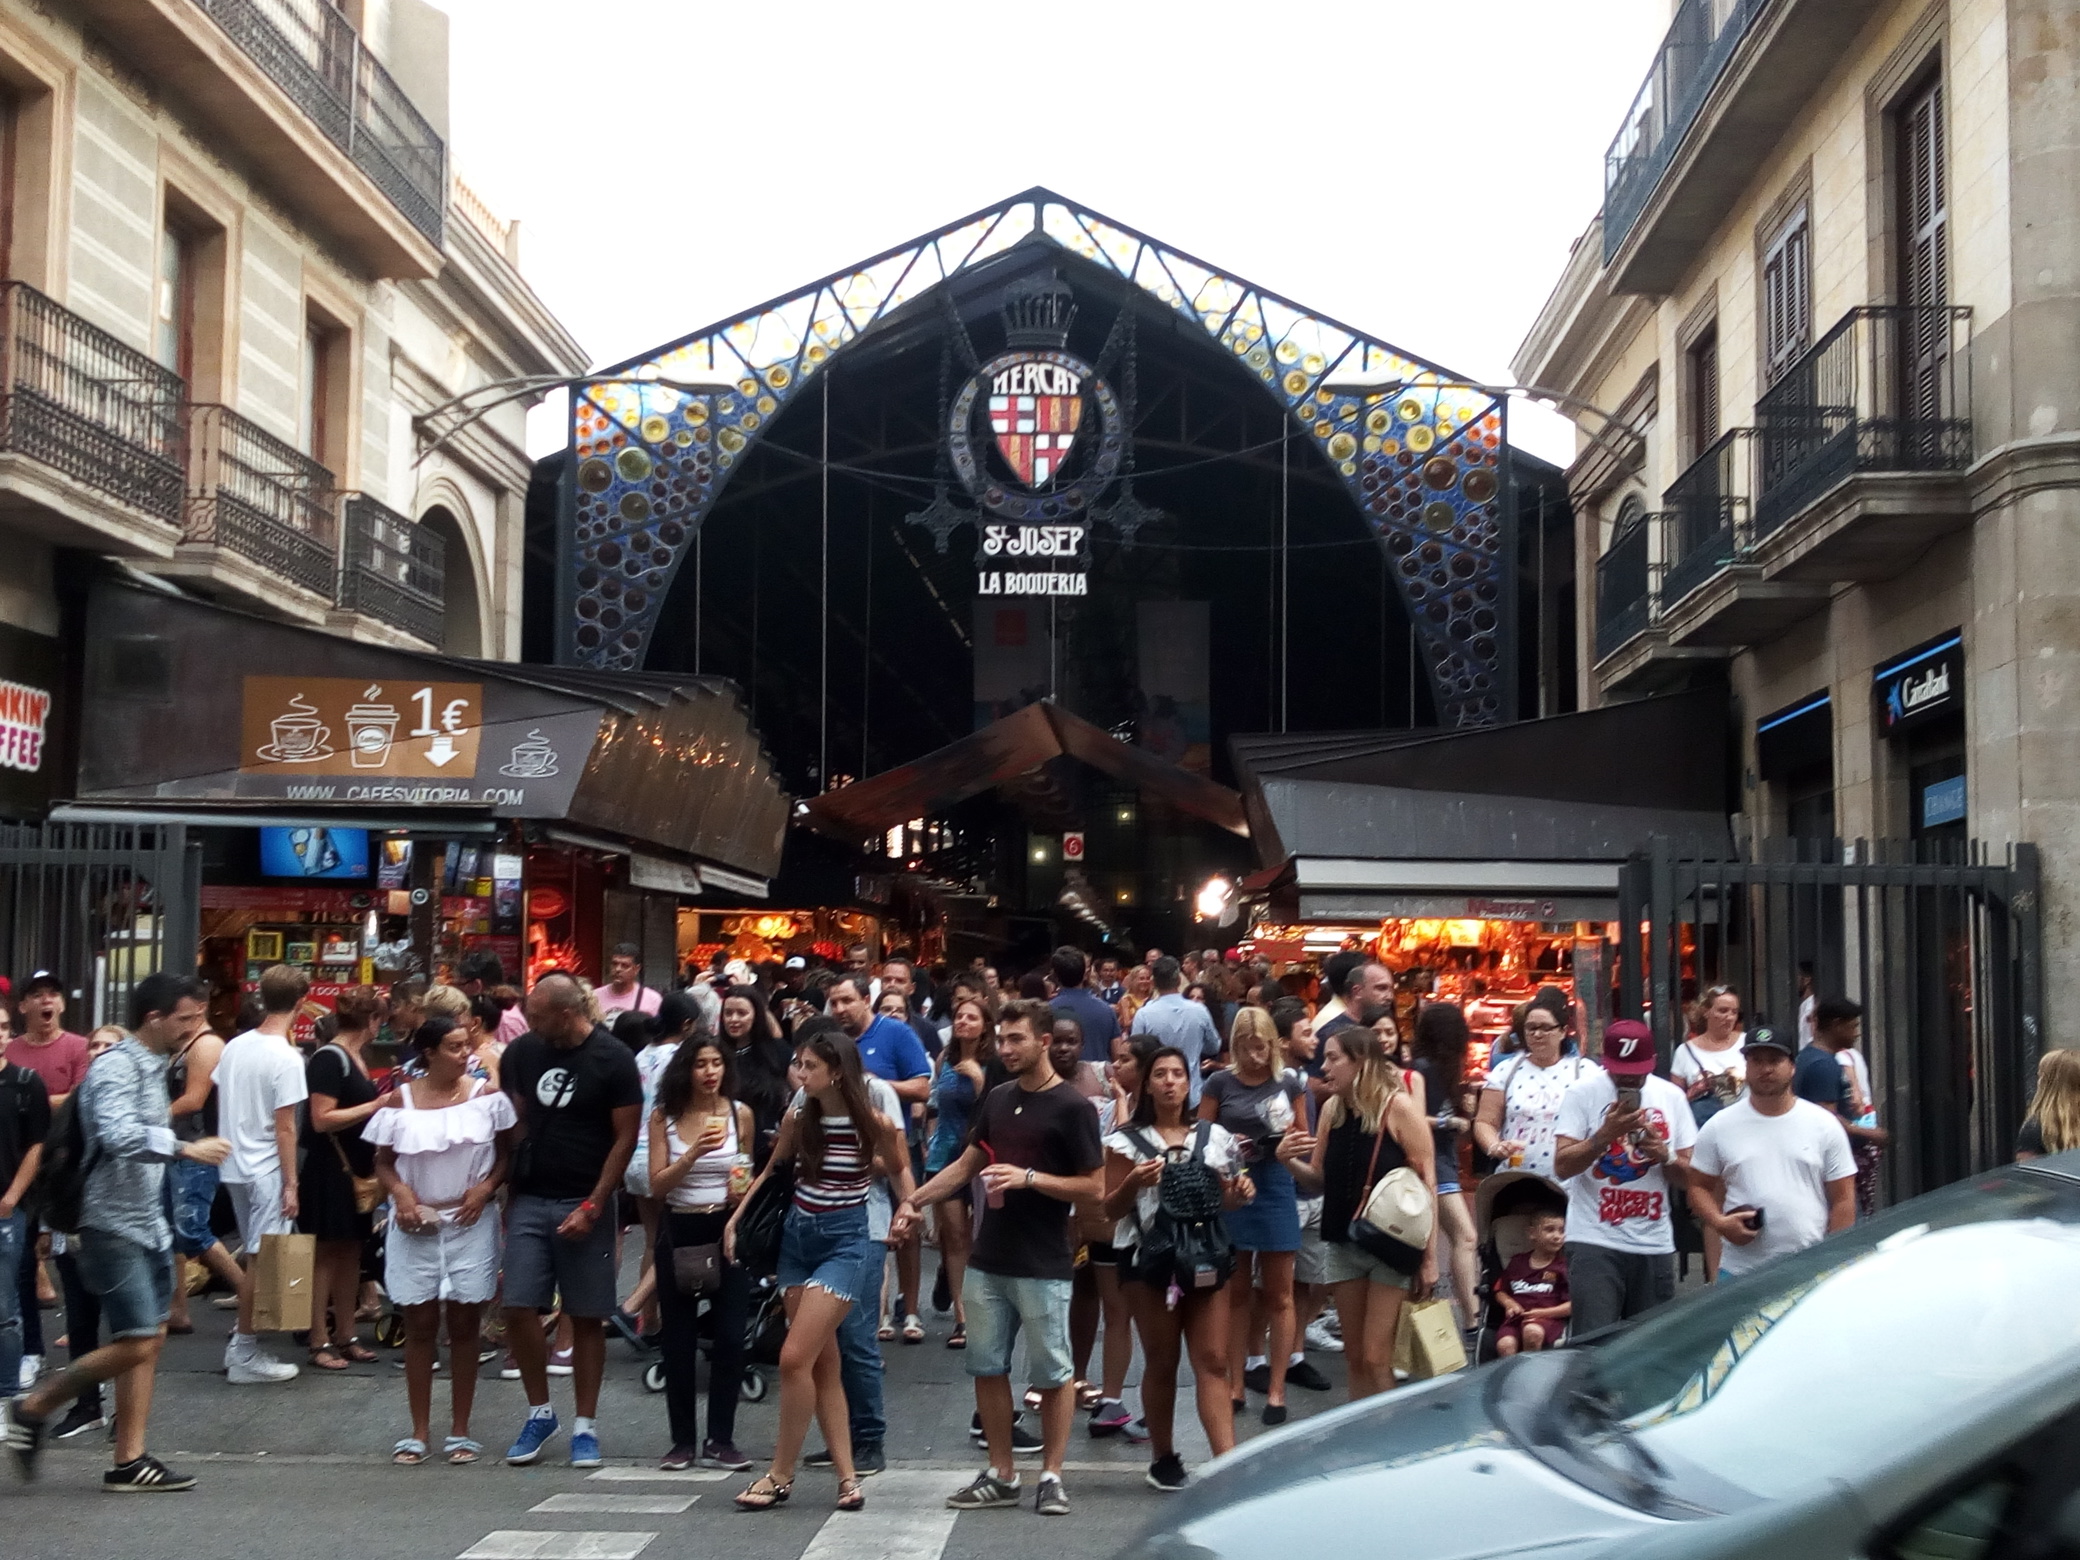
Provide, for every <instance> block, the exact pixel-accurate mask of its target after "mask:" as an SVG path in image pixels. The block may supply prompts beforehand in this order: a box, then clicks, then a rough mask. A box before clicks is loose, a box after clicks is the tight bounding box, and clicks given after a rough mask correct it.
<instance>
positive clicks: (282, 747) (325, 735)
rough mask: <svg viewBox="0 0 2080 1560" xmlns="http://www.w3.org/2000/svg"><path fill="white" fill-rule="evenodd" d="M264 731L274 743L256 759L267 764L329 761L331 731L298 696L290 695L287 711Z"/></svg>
mask: <svg viewBox="0 0 2080 1560" xmlns="http://www.w3.org/2000/svg"><path fill="white" fill-rule="evenodd" d="M267 729H268V732H269V734H270V736H271V737H272V739H273V740H271V741H270V742H269V743H268V744H267V746H266V747H263V748H262V749H260V751H259V754H258V755H257V756H258V757H260V758H262V759H264V760H266V761H267V762H268V763H271V764H314V763H316V762H317V761H318V760H319V759H321V758H330V757H332V746H331V743H332V728H331V727H329V726H327V725H326V724H325V722H324V721H323V720H322V719H321V718H320V717H319V715H318V707H317V706H316V705H315V704H312V703H311V702H310V701H309V700H307V699H305V698H304V696H303V695H302V694H300V693H297V694H291V695H290V697H289V703H288V707H287V708H285V709H284V710H283V711H282V713H281V714H279V715H277V716H275V718H274V719H273V720H271V721H269V722H268V723H267Z"/></svg>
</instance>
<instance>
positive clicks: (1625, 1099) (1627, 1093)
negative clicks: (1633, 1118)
mask: <svg viewBox="0 0 2080 1560" xmlns="http://www.w3.org/2000/svg"><path fill="white" fill-rule="evenodd" d="M1618 1109H1620V1110H1622V1111H1624V1112H1625V1114H1626V1115H1628V1116H1629V1115H1631V1114H1632V1113H1633V1112H1634V1111H1636V1110H1638V1109H1639V1090H1637V1089H1620V1090H1619V1091H1618Z"/></svg>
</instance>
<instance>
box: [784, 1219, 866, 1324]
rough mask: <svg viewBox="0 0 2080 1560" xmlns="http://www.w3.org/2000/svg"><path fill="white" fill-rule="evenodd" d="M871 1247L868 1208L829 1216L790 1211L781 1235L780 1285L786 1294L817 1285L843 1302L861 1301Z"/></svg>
mask: <svg viewBox="0 0 2080 1560" xmlns="http://www.w3.org/2000/svg"><path fill="white" fill-rule="evenodd" d="M871 1243H872V1242H871V1238H870V1237H869V1236H868V1234H867V1210H866V1205H865V1204H861V1205H860V1206H858V1207H855V1208H833V1209H831V1210H830V1211H829V1212H828V1213H807V1212H804V1211H803V1210H802V1209H800V1208H789V1209H788V1210H787V1224H786V1227H785V1228H784V1229H783V1230H782V1232H781V1235H780V1272H779V1275H778V1279H777V1282H778V1283H779V1285H780V1288H781V1289H782V1290H783V1291H785V1290H789V1289H799V1288H801V1287H802V1286H803V1285H804V1284H814V1285H815V1286H816V1287H817V1288H818V1289H822V1290H827V1291H828V1292H830V1293H831V1294H834V1295H836V1296H837V1297H838V1298H839V1299H840V1300H852V1301H857V1300H858V1299H859V1298H860V1276H861V1272H862V1268H863V1264H864V1263H865V1262H866V1259H867V1255H868V1252H867V1248H868V1246H869V1245H870V1244H871Z"/></svg>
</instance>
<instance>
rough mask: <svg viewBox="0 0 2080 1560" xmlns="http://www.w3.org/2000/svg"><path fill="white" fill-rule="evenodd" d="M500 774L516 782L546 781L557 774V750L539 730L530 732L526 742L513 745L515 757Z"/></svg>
mask: <svg viewBox="0 0 2080 1560" xmlns="http://www.w3.org/2000/svg"><path fill="white" fill-rule="evenodd" d="M498 772H499V773H500V774H502V775H510V776H511V777H512V778H513V779H515V780H546V779H548V778H549V777H550V776H551V775H553V774H555V773H556V749H555V748H553V747H551V746H550V745H549V739H548V738H547V737H545V736H543V735H542V734H541V732H540V731H539V730H535V731H530V732H528V734H527V738H526V740H525V741H522V742H515V743H514V744H513V756H512V757H511V758H509V759H507V760H506V762H505V763H503V764H501V765H500V766H499V770H498Z"/></svg>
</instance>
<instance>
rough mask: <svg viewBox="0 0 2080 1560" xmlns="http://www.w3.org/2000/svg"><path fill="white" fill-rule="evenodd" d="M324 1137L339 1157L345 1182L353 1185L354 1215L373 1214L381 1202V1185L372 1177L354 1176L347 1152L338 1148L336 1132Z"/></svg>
mask: <svg viewBox="0 0 2080 1560" xmlns="http://www.w3.org/2000/svg"><path fill="white" fill-rule="evenodd" d="M325 1136H326V1137H327V1138H329V1139H330V1140H331V1142H332V1151H333V1152H334V1153H335V1154H337V1155H339V1167H340V1169H342V1170H344V1171H346V1173H347V1180H348V1181H350V1182H351V1183H352V1184H353V1187H354V1211H355V1212H356V1213H374V1212H375V1211H376V1208H377V1207H378V1205H380V1204H381V1202H382V1201H383V1183H382V1182H381V1181H378V1180H377V1179H376V1178H375V1177H374V1176H372V1175H356V1174H355V1173H354V1166H353V1165H352V1164H351V1163H349V1161H348V1159H347V1151H346V1150H345V1149H344V1148H342V1147H341V1146H340V1141H339V1134H338V1133H337V1132H328V1133H326V1134H325Z"/></svg>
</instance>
